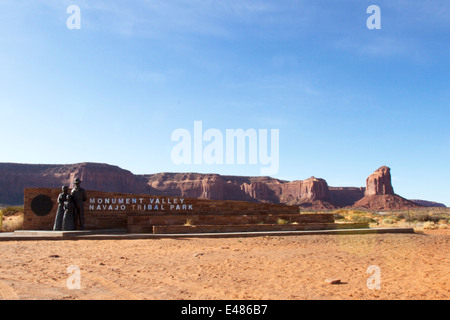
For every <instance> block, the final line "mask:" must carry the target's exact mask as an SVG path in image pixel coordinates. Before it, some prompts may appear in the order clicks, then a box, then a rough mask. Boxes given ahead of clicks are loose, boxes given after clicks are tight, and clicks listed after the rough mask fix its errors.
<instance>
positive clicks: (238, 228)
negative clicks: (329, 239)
mask: <svg viewBox="0 0 450 320" xmlns="http://www.w3.org/2000/svg"><path fill="white" fill-rule="evenodd" d="M368 227H369V226H368V224H367V223H305V224H284V225H280V224H265V225H264V224H263V225H257V224H245V225H199V226H183V225H182V226H180V225H158V226H153V233H154V234H168V233H175V234H176V233H211V232H217V233H226V232H266V231H306V230H335V229H363V228H368Z"/></svg>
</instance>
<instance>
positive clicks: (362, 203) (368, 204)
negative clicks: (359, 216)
mask: <svg viewBox="0 0 450 320" xmlns="http://www.w3.org/2000/svg"><path fill="white" fill-rule="evenodd" d="M419 207H421V206H420V205H418V204H416V203H414V202H412V201H409V200H407V199H405V198H402V197H400V196H399V195H396V194H378V195H371V196H365V197H364V198H362V199H361V200H359V201H357V202H356V203H355V204H354V205H353V206H352V208H361V209H369V210H404V209H409V208H419Z"/></svg>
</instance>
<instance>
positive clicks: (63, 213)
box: [53, 178, 87, 231]
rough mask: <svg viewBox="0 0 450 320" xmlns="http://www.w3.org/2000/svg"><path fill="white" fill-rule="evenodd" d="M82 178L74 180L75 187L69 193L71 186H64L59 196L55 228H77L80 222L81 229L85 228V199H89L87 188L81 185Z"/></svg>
mask: <svg viewBox="0 0 450 320" xmlns="http://www.w3.org/2000/svg"><path fill="white" fill-rule="evenodd" d="M81 182H82V181H81V180H80V179H78V178H76V179H75V180H74V184H75V188H73V189H72V192H70V193H69V187H67V186H63V187H62V193H60V194H59V196H58V211H57V212H56V218H55V223H54V225H53V230H55V231H61V230H64V231H67V230H76V229H77V223H78V222H79V223H80V230H84V205H83V203H84V201H86V200H87V195H86V190H84V189H83V188H81V187H80V184H81Z"/></svg>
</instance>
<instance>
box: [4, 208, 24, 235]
mask: <svg viewBox="0 0 450 320" xmlns="http://www.w3.org/2000/svg"><path fill="white" fill-rule="evenodd" d="M22 227H23V213H19V214H17V215H14V216H4V217H3V223H2V230H1V231H3V232H14V231H16V230H20V229H22Z"/></svg>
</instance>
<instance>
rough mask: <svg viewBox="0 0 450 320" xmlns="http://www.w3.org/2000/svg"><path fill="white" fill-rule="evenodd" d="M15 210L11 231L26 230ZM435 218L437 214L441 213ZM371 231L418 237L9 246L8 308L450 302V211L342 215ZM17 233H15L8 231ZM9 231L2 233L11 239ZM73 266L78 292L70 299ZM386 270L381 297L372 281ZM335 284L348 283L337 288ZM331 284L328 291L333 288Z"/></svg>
mask: <svg viewBox="0 0 450 320" xmlns="http://www.w3.org/2000/svg"><path fill="white" fill-rule="evenodd" d="M17 209H18V208H15V209H14V208H11V209H10V211H8V210H5V211H7V212H8V213H7V216H5V217H4V225H3V227H4V228H5V229H7V230H9V231H11V230H12V228H14V227H15V228H17V227H20V221H21V213H20V211H14V210H17ZM433 210H438V211H434V213H433ZM335 217H336V219H337V220H342V219H345V220H350V221H364V220H365V221H367V220H370V221H371V227H377V226H412V227H414V228H415V231H416V232H415V233H414V234H366V235H303V236H285V237H284V236H262V237H235V238H195V237H189V236H188V235H186V237H183V238H173V239H150V240H58V241H5V242H2V243H1V249H0V250H1V257H2V263H1V264H0V298H1V299H21V300H33V299H44V300H46V299H58V300H59V299H61V300H71V299H75V300H84V299H87V300H92V299H99V300H104V299H107V300H115V299H118V300H130V299H136V300H141V299H149V300H153V299H163V300H184V299H189V300H191V299H194V300H195V299H199V300H216V299H219V300H223V299H225V300H228V299H239V300H242V299H244V300H261V299H262V300H266V299H267V300H322V299H324V300H329V299H332V300H335V299H337V300H341V299H342V300H354V299H364V300H366V299H381V300H384V299H389V300H391V299H398V300H404V299H408V300H409V299H414V300H415V299H420V300H422V299H426V300H441V299H448V298H449V297H450V272H449V271H450V268H449V266H450V261H449V260H450V259H449V257H450V249H449V248H450V229H449V228H448V227H447V226H448V223H449V212H448V209H442V208H439V209H428V211H409V212H405V213H398V212H397V213H390V214H387V213H385V214H382V215H380V214H377V213H371V212H364V211H352V210H347V211H346V210H342V209H341V210H339V211H336V213H335ZM8 228H10V229H8ZM5 229H4V230H5ZM70 266H77V267H78V268H79V270H80V280H81V286H80V289H72V290H70V289H69V288H68V285H67V281H68V279H69V277H70V276H71V273H68V268H69V267H70ZM369 266H377V267H378V268H379V271H380V274H379V276H380V278H379V281H380V282H379V283H380V288H379V289H376V288H370V285H369V286H368V284H367V282H368V279H369V277H371V276H372V273H373V272H370V270H369V272H368V268H369ZM329 279H334V280H340V283H338V284H330V281H329ZM327 281H328V282H327Z"/></svg>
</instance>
